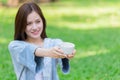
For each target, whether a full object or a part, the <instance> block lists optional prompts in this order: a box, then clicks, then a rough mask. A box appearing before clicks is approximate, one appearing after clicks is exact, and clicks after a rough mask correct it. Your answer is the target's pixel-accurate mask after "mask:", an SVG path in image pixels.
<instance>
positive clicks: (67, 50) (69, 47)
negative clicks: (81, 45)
mask: <svg viewBox="0 0 120 80" xmlns="http://www.w3.org/2000/svg"><path fill="white" fill-rule="evenodd" d="M59 48H60V49H62V50H63V52H64V54H72V52H73V51H74V48H75V45H74V44H73V43H70V42H63V43H61V44H60V45H59Z"/></svg>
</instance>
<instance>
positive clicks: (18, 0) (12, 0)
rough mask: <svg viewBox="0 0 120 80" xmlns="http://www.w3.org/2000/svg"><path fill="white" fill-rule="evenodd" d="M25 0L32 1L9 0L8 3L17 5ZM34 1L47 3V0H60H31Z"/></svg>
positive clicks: (51, 0) (48, 0)
mask: <svg viewBox="0 0 120 80" xmlns="http://www.w3.org/2000/svg"><path fill="white" fill-rule="evenodd" d="M25 1H30V0H8V2H7V5H8V6H17V5H18V4H19V3H22V2H25ZM31 1H34V2H36V3H42V2H44V3H46V2H55V1H58V0H31Z"/></svg>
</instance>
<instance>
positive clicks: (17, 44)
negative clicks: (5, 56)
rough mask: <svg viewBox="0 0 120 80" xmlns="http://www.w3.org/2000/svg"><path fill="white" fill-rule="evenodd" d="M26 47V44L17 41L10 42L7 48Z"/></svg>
mask: <svg viewBox="0 0 120 80" xmlns="http://www.w3.org/2000/svg"><path fill="white" fill-rule="evenodd" d="M24 45H26V43H25V42H24V41H18V40H14V41H11V42H10V43H9V45H8V47H13V46H14V47H15V46H24Z"/></svg>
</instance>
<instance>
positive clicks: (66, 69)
mask: <svg viewBox="0 0 120 80" xmlns="http://www.w3.org/2000/svg"><path fill="white" fill-rule="evenodd" d="M62 42H63V41H62V40H61V39H55V40H54V46H58V45H59V44H61V43H62ZM56 63H59V64H60V66H61V69H62V72H63V73H65V74H67V73H69V71H70V64H69V59H67V58H63V59H60V58H59V59H56Z"/></svg>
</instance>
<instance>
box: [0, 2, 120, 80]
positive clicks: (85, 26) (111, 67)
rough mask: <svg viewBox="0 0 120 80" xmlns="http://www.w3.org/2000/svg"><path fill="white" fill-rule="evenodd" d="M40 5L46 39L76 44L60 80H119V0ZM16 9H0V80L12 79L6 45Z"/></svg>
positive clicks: (10, 35) (10, 63)
mask: <svg viewBox="0 0 120 80" xmlns="http://www.w3.org/2000/svg"><path fill="white" fill-rule="evenodd" d="M60 1H61V2H57V3H51V4H41V7H42V10H43V12H44V15H45V17H46V20H47V34H48V37H52V38H61V39H63V41H69V42H73V43H74V44H75V45H76V49H77V53H76V56H75V57H74V58H73V59H71V60H70V64H71V68H70V69H71V70H70V73H69V74H67V75H64V74H63V73H62V72H61V70H60V69H59V68H58V73H59V77H60V80H119V79H120V55H119V53H120V50H119V47H120V41H119V40H120V37H119V35H120V23H119V21H120V19H119V18H120V14H119V7H120V6H119V5H120V1H119V0H87V1H86V0H70V1H69V0H60ZM16 11H17V8H15V9H13V8H8V9H6V8H1V9H0V34H1V36H0V55H1V58H0V62H1V63H0V80H16V77H15V73H14V69H13V65H12V60H11V57H10V54H9V52H8V48H7V46H8V43H9V42H10V41H11V40H13V33H14V32H13V31H14V18H15V14H16Z"/></svg>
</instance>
